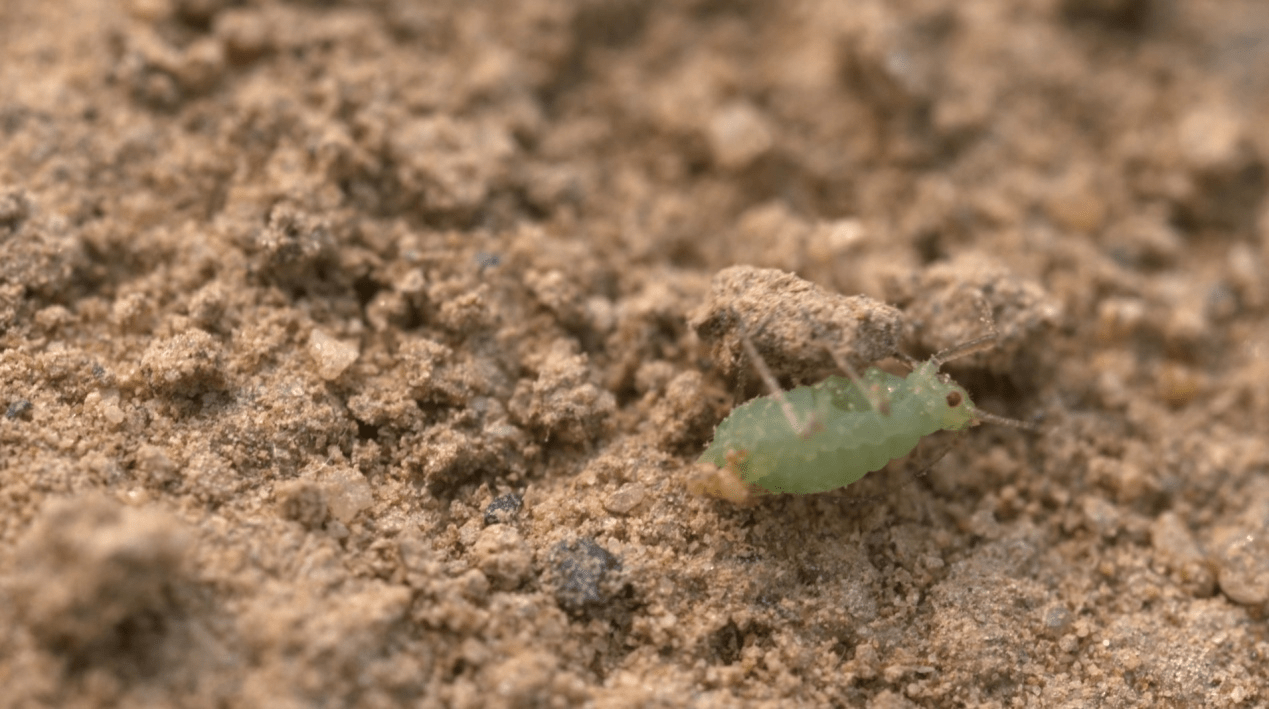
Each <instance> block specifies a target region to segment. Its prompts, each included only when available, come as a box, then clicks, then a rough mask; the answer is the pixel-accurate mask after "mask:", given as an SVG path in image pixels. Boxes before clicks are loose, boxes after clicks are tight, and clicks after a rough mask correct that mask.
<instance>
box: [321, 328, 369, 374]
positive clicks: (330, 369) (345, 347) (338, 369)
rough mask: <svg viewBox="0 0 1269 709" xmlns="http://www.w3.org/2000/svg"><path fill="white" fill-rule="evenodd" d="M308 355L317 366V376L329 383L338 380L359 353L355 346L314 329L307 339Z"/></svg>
mask: <svg viewBox="0 0 1269 709" xmlns="http://www.w3.org/2000/svg"><path fill="white" fill-rule="evenodd" d="M308 354H309V356H310V357H312V358H313V362H314V363H315V364H316V365H317V376H319V377H321V378H322V379H325V380H326V381H328V382H329V381H332V380H334V379H338V378H339V375H341V374H343V373H344V370H345V369H348V367H350V366H351V365H352V363H353V362H356V361H357V357H359V356H360V354H361V353H360V352H359V351H358V348H357V345H356V344H353V343H348V342H342V341H340V340H336V339H335V338H333V337H331V336H330V335H328V334H326V333H325V332H322V331H321V330H318V329H316V328H314V329H313V333H312V334H311V335H309V338H308Z"/></svg>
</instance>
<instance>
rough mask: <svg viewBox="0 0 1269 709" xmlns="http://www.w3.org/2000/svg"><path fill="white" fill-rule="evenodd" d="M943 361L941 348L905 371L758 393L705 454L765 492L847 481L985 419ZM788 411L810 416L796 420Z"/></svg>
mask: <svg viewBox="0 0 1269 709" xmlns="http://www.w3.org/2000/svg"><path fill="white" fill-rule="evenodd" d="M941 364H942V361H941V360H940V359H939V357H938V356H937V355H936V356H935V357H934V358H932V359H930V360H929V361H928V362H926V363H924V364H922V365H920V366H918V367H917V368H916V369H915V370H914V371H913V372H912V373H911V374H909V375H908V376H907V377H899V376H896V375H893V374H889V373H887V372H884V371H882V370H880V369H877V368H875V367H874V368H871V369H869V370H868V371H867V372H865V373H864V374H863V376H862V377H859V378H858V381H857V382H856V381H852V380H851V379H847V378H845V377H837V376H835V377H829V378H828V379H826V380H824V381H823V382H820V383H819V384H816V385H814V386H802V387H798V388H796V389H793V390H792V391H787V392H781V393H780V394H773V395H771V396H764V397H759V398H757V399H754V400H752V401H750V402H748V403H746V404H744V405H742V406H740V407H738V408H736V409H735V410H734V411H733V412H732V413H731V415H730V416H728V417H727V419H725V420H724V421H723V422H722V423H720V424H719V425H718V428H717V430H716V431H715V435H714V442H713V443H711V444H710V446H709V448H707V449H706V450H705V453H704V454H703V455H702V456H701V460H702V461H707V462H712V463H714V464H715V465H717V466H719V467H721V468H724V470H726V471H728V472H730V473H732V474H734V475H736V476H738V477H739V478H740V479H741V480H742V481H744V482H745V483H748V484H751V485H756V486H758V487H760V488H762V489H763V490H766V491H768V492H777V493H779V492H783V493H799V494H806V493H813V492H824V491H826V490H834V489H836V488H839V487H844V486H846V485H849V484H851V483H853V482H855V481H857V480H859V479H860V478H862V477H863V476H864V475H866V474H868V473H869V472H871V471H874V470H878V469H880V468H881V467H882V466H884V465H885V464H886V463H887V462H888V461H890V460H891V459H893V458H898V457H901V456H904V455H907V454H908V453H909V452H911V451H912V449H913V448H915V447H916V445H917V443H918V442H919V441H920V440H921V439H922V438H923V437H925V436H927V435H929V434H931V433H934V432H936V431H941V430H950V431H958V430H961V429H964V428H966V427H968V426H969V425H971V424H972V423H974V422H975V421H976V420H978V419H979V418H982V412H978V411H977V410H976V409H974V406H973V403H972V402H971V401H970V399H969V394H968V393H967V392H966V391H965V389H963V388H962V387H961V386H960V385H958V384H956V383H955V382H952V381H951V380H949V379H948V378H947V377H946V376H944V375H941V374H939V371H938V370H939V367H940V366H941ZM781 396H783V398H784V402H781V401H780V398H779V397H781ZM878 400H881V401H884V402H885V403H886V405H885V406H884V407H878V406H876V402H877V401H878ZM790 412H792V413H793V414H794V415H796V416H798V417H801V418H805V419H806V420H807V423H806V424H805V425H802V426H800V427H794V426H792V425H791V422H790V420H789V413H790ZM799 429H800V430H799Z"/></svg>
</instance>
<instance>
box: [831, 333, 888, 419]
mask: <svg viewBox="0 0 1269 709" xmlns="http://www.w3.org/2000/svg"><path fill="white" fill-rule="evenodd" d="M826 349H827V350H828V354H829V356H830V357H832V358H833V362H834V363H835V364H836V365H837V368H838V369H840V370H842V371H843V372H845V373H846V376H847V377H850V381H851V383H853V384H854V385H855V386H856V387H858V388H859V391H860V392H861V393H862V394H863V395H864V398H866V399H868V405H869V406H871V407H872V410H873V411H876V412H877V413H879V414H881V415H882V416H889V415H890V399H889V398H888V397H887V398H882V396H881V393H880V392H879V391H878V390H877V389H876V388H875V387H871V386H868V385H867V384H864V380H863V379H862V378H860V376H859V372H856V371H855V368H854V367H853V366H851V364H850V362H848V361H846V358H845V357H843V356H842V355H841V353H839V352H838V351H837V350H835V349H833V348H831V347H829V348H826Z"/></svg>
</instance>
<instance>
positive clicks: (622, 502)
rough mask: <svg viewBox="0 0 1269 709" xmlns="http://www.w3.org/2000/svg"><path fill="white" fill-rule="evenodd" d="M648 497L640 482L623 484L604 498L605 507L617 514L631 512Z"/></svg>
mask: <svg viewBox="0 0 1269 709" xmlns="http://www.w3.org/2000/svg"><path fill="white" fill-rule="evenodd" d="M645 497H647V491H646V490H645V489H644V487H643V486H642V485H640V484H639V483H628V484H626V485H622V486H621V487H620V488H618V490H617V491H616V492H614V493H613V494H611V495H609V496H608V499H606V500H604V509H606V510H608V511H609V512H611V513H613V514H615V515H625V514H630V511H631V510H633V509H634V508H636V507H638V506H639V505H640V503H642V502H643V500H644V498H645Z"/></svg>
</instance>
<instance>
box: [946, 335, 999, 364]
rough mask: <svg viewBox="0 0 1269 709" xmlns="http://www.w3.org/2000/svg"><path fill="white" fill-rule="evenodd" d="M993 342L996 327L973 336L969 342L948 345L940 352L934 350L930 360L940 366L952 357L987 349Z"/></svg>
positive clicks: (994, 341)
mask: <svg viewBox="0 0 1269 709" xmlns="http://www.w3.org/2000/svg"><path fill="white" fill-rule="evenodd" d="M995 344H996V329H995V328H992V331H991V332H990V333H988V334H986V335H983V336H982V337H975V338H974V339H972V340H970V341H969V342H962V343H960V344H959V345H952V346H951V347H948V348H947V349H945V350H943V351H941V352H936V353H935V354H934V356H933V357H931V358H930V361H931V362H933V363H934V365H935V367H937V368H941V367H942V366H943V365H945V364H947V363H948V362H951V361H952V360H954V359H960V358H961V357H968V356H969V355H972V354H974V353H976V352H982V351H983V350H989V349H991V348H992V347H993V346H995Z"/></svg>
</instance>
